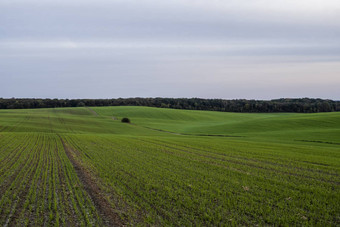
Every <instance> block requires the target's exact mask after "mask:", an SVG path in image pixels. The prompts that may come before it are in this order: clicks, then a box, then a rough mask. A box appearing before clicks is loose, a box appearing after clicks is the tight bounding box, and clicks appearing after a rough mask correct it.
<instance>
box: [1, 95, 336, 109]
mask: <svg viewBox="0 0 340 227" xmlns="http://www.w3.org/2000/svg"><path fill="white" fill-rule="evenodd" d="M83 106H150V107H160V108H174V109H187V110H213V111H223V112H247V113H272V112H295V113H317V112H333V111H340V101H333V100H328V99H327V100H325V99H310V98H299V99H290V98H282V99H273V100H269V101H267V100H246V99H234V100H224V99H200V98H118V99H27V98H24V99H21V98H20V99H17V98H11V99H4V98H0V109H32V108H56V107H83Z"/></svg>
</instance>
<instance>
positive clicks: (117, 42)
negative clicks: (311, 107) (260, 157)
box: [0, 0, 340, 99]
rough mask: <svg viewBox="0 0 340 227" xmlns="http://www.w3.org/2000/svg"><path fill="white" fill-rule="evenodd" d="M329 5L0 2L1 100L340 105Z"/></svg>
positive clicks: (337, 27) (339, 64) (198, 0)
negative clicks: (307, 100)
mask: <svg viewBox="0 0 340 227" xmlns="http://www.w3.org/2000/svg"><path fill="white" fill-rule="evenodd" d="M339 15H340V3H339V1H335V0H328V1H320V0H309V1H306V0H300V1H292V0H285V1H283V0H271V1H269V0H254V1H251V2H249V1H245V0H238V1H221V0H209V1H208V0H169V1H165V2H163V1H156V0H139V1H137V0H125V1H123V0H115V1H105V0H99V1H90V0H83V1H80V0H73V1H65V0H61V1H51V0H47V1H39V0H26V1H23V0H11V1H9V0H3V1H1V2H0V77H1V80H2V83H1V85H0V86H1V87H0V88H1V90H0V97H49V98H54V97H58V98H111V97H135V96H141V97H150V96H152V97H156V96H163V97H165V96H166V97H202V98H254V99H271V98H279V97H321V98H331V99H340V91H339V89H338V87H340V76H339V75H340V41H339V40H340V23H339V22H338V21H340V16H339Z"/></svg>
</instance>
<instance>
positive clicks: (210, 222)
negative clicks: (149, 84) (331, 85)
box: [0, 107, 340, 226]
mask: <svg viewBox="0 0 340 227" xmlns="http://www.w3.org/2000/svg"><path fill="white" fill-rule="evenodd" d="M122 117H129V118H130V119H131V121H132V124H123V123H121V122H120V121H119V119H121V118H122ZM156 129H157V130H156ZM159 130H163V131H159ZM169 132H175V133H177V134H179V135H176V134H173V133H169ZM222 135H223V136H224V137H222ZM63 141H64V142H65V143H66V144H67V146H69V147H70V148H71V149H72V150H74V151H75V153H74V154H75V155H76V156H75V158H76V159H77V160H78V161H79V163H81V164H82V166H83V167H84V168H85V169H87V171H88V173H91V175H92V176H93V177H94V178H95V179H96V184H97V185H98V186H99V187H100V188H101V190H102V193H101V195H102V196H103V199H105V200H107V201H108V203H109V204H110V205H111V206H112V208H113V209H114V210H115V211H116V212H117V213H118V214H119V215H120V217H121V218H122V220H123V221H124V222H125V223H127V224H131V225H136V224H141V225H146V224H152V225H159V226H162V225H184V226H190V225H204V226H216V225H229V224H230V225H256V224H259V225H266V224H267V225H307V224H308V225H320V226H325V225H339V223H340V216H339V213H340V205H339V204H340V187H339V184H340V113H319V114H291V113H289V114H287V113H279V114H239V113H221V112H211V111H188V110H175V109H158V108H150V107H92V108H60V109H35V110H29V109H27V110H1V111H0V163H1V165H0V190H1V192H2V193H1V196H0V212H1V215H0V217H1V218H0V222H1V224H2V225H4V224H6V223H7V224H15V223H16V224H19V223H20V224H31V225H46V224H49V225H63V226H67V225H68V224H70V223H71V224H84V225H89V224H99V225H101V224H102V223H103V222H102V218H101V217H100V212H98V209H97V208H98V207H96V205H95V204H93V202H92V201H93V199H91V195H90V194H88V193H87V191H86V190H85V189H84V188H85V187H86V185H83V182H82V181H80V180H79V175H78V176H77V173H76V172H75V170H74V169H75V167H74V166H73V165H72V163H71V162H70V160H69V158H68V156H67V155H66V153H65V149H64V147H63ZM19 179H20V180H19Z"/></svg>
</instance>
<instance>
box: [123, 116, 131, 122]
mask: <svg viewBox="0 0 340 227" xmlns="http://www.w3.org/2000/svg"><path fill="white" fill-rule="evenodd" d="M122 122H123V123H130V119H129V118H127V117H124V118H123V119H122Z"/></svg>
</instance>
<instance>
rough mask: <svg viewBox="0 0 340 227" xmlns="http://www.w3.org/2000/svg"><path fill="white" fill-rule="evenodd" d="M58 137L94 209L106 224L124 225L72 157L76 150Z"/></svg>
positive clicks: (96, 186)
mask: <svg viewBox="0 0 340 227" xmlns="http://www.w3.org/2000/svg"><path fill="white" fill-rule="evenodd" d="M59 138H60V140H61V142H62V144H63V147H64V150H65V153H66V155H67V157H68V159H69V160H70V162H71V163H72V165H73V167H74V169H75V172H76V173H77V176H78V178H79V180H80V181H81V183H82V184H83V186H84V189H85V191H86V192H87V193H88V195H89V196H90V198H91V200H92V201H93V203H94V205H95V207H96V209H97V210H98V213H99V215H100V216H101V219H102V220H103V221H104V222H105V223H106V224H107V226H124V224H123V222H122V220H121V218H120V217H119V215H118V214H117V213H116V212H115V210H114V209H113V208H112V207H111V204H110V203H109V201H107V200H106V199H105V198H104V197H103V193H102V191H101V189H100V188H99V186H98V185H97V184H96V182H95V180H94V179H93V177H92V176H91V174H90V173H89V172H88V171H87V170H86V169H85V168H84V167H83V166H82V165H81V164H80V162H79V161H78V160H77V159H76V158H75V157H74V156H75V153H76V152H77V151H74V150H72V149H71V148H70V147H69V146H67V144H66V143H65V141H64V140H63V139H62V138H61V137H60V136H59Z"/></svg>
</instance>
